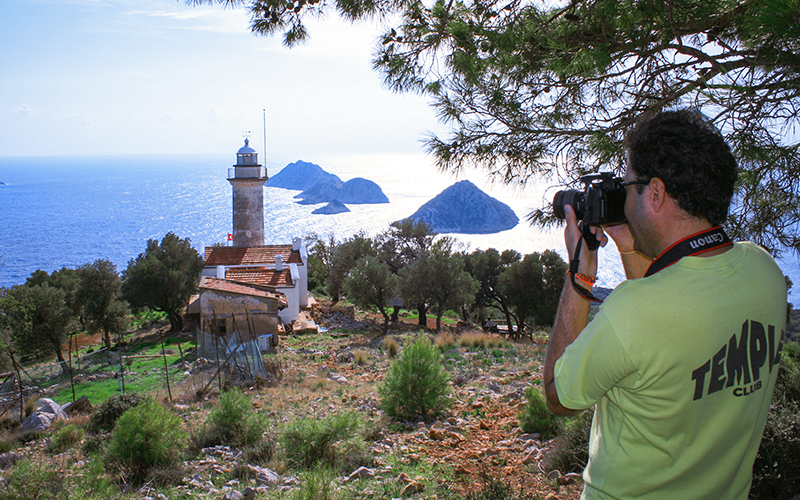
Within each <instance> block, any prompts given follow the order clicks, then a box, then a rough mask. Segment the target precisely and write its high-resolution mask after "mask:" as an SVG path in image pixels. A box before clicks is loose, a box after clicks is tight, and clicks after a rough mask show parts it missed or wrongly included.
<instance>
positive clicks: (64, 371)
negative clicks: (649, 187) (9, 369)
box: [20, 346, 69, 383]
mask: <svg viewBox="0 0 800 500" xmlns="http://www.w3.org/2000/svg"><path fill="white" fill-rule="evenodd" d="M56 357H57V358H58V364H60V365H61V374H62V375H63V376H65V377H69V363H67V360H66V359H64V355H63V354H62V353H61V346H59V347H57V348H56ZM20 383H22V381H20Z"/></svg>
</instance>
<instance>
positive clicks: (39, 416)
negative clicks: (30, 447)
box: [20, 411, 53, 432]
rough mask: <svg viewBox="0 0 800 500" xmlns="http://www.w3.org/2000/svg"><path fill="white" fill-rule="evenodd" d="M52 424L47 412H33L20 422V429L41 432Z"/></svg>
mask: <svg viewBox="0 0 800 500" xmlns="http://www.w3.org/2000/svg"><path fill="white" fill-rule="evenodd" d="M51 425H53V419H52V418H51V416H50V415H48V414H47V413H41V412H38V411H37V412H34V413H31V414H30V415H29V416H28V418H26V419H25V421H24V422H22V427H20V429H21V430H22V432H42V431H46V430H47V429H49V428H50V426H51Z"/></svg>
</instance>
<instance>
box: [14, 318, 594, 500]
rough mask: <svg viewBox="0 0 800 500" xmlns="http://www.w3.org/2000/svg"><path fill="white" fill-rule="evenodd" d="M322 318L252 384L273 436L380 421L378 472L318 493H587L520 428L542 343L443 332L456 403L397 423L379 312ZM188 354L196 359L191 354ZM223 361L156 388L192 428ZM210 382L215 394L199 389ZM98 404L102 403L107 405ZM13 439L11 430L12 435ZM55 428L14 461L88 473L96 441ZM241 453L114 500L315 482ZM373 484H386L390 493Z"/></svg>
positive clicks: (373, 467)
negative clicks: (316, 425)
mask: <svg viewBox="0 0 800 500" xmlns="http://www.w3.org/2000/svg"><path fill="white" fill-rule="evenodd" d="M314 316H315V319H316V321H317V322H318V323H319V324H321V325H323V326H324V327H326V328H327V329H328V330H327V332H326V333H322V334H318V335H313V336H287V337H283V338H282V342H281V347H280V350H279V352H278V353H277V354H275V355H272V356H269V357H268V360H269V365H270V366H272V367H273V368H275V367H277V368H276V370H275V373H276V379H275V380H274V382H273V383H271V384H267V385H266V386H258V385H246V386H244V387H243V388H244V390H245V393H246V394H247V395H248V396H249V397H251V398H252V401H253V402H252V406H253V410H254V411H255V412H256V413H257V414H259V415H261V416H263V417H264V418H265V419H266V421H267V427H268V429H270V430H269V432H268V437H267V439H273V440H274V439H275V436H276V434H277V433H279V432H280V429H282V428H285V427H286V426H287V425H289V424H291V423H292V422H297V421H298V420H301V419H303V418H306V417H308V416H311V415H313V419H314V420H315V421H320V420H322V419H325V418H326V417H327V416H329V415H333V414H339V413H342V412H355V413H356V414H358V415H359V416H360V417H361V418H362V419H364V421H365V422H366V423H367V426H368V428H369V429H371V430H370V431H369V439H368V440H367V445H368V446H369V453H370V455H371V456H373V457H374V458H373V459H372V460H373V461H372V463H371V464H366V465H368V467H369V470H370V471H372V474H373V476H372V477H366V476H365V478H364V479H359V480H357V481H356V480H351V481H344V479H345V478H346V476H347V475H348V474H350V472H354V470H355V469H356V467H355V466H353V471H346V472H344V473H341V474H343V475H342V476H340V477H341V479H339V480H336V481H335V482H334V484H335V485H336V486H335V487H334V488H335V491H337V492H338V493H336V495H337V496H328V497H319V498H330V499H334V498H335V499H341V500H345V499H347V500H351V499H356V500H357V499H362V498H363V499H367V498H387V499H388V498H396V497H399V496H400V491H401V490H402V489H403V488H406V487H407V485H408V484H411V483H415V484H417V485H421V486H418V487H420V488H422V489H423V491H422V492H420V493H417V494H410V495H408V497H410V498H420V499H422V498H427V499H442V500H456V499H460V498H463V495H465V494H466V492H469V491H473V492H474V491H478V490H480V489H481V488H483V485H484V483H485V482H486V481H487V480H488V479H487V478H490V477H491V478H495V479H497V480H500V481H502V482H503V483H505V484H508V485H510V486H511V487H512V488H513V490H514V491H517V490H518V488H523V489H524V491H526V492H527V493H529V494H531V495H533V494H536V495H538V498H542V499H544V498H548V499H550V500H556V499H562V500H574V499H577V498H578V496H579V493H580V489H581V485H580V481H579V480H576V478H575V476H574V475H571V476H570V475H566V474H563V475H561V476H556V478H558V477H560V478H561V479H560V482H561V483H569V484H561V485H559V480H556V479H553V478H549V477H548V476H547V475H546V474H543V473H541V472H540V471H539V469H538V465H537V464H539V462H540V461H541V460H542V458H543V456H544V454H545V452H546V450H547V449H548V446H549V444H548V443H547V442H542V441H540V440H538V438H537V436H536V435H525V434H524V433H523V432H522V431H521V430H520V428H519V427H518V425H519V424H518V422H517V415H518V414H519V412H520V409H521V405H522V404H523V403H524V402H525V398H524V391H525V389H526V388H527V387H529V386H530V385H531V384H532V383H533V382H534V381H535V380H536V379H537V378H538V373H539V359H540V358H541V356H542V353H543V345H542V343H541V341H539V340H537V339H534V340H535V341H534V342H531V341H530V340H526V341H522V342H515V343H509V342H507V341H502V340H501V339H499V338H497V337H494V339H495V340H494V341H493V342H492V343H488V341H487V340H486V339H484V340H483V341H481V343H479V344H475V345H469V344H467V343H459V339H467V338H470V337H469V336H470V335H473V336H476V337H475V338H478V337H479V335H478V332H477V331H475V330H472V329H469V328H466V329H463V328H459V329H458V330H456V329H455V327H448V331H449V333H446V334H443V335H440V336H439V337H438V340H437V342H440V343H443V346H444V352H445V354H444V363H445V366H447V368H448V370H449V372H450V374H451V379H452V389H453V395H452V396H453V399H454V404H453V406H452V408H451V409H450V410H449V411H448V413H447V414H446V415H445V416H444V417H443V418H441V419H439V420H437V421H434V422H432V423H430V424H424V423H415V422H391V421H389V420H387V419H386V418H384V417H382V416H381V414H382V412H381V411H380V397H379V396H378V392H377V385H378V384H379V383H380V382H381V380H382V379H383V376H384V375H385V373H386V371H387V370H388V368H389V366H390V364H391V363H392V361H393V360H392V359H391V358H390V357H389V356H388V355H387V350H386V348H385V347H384V345H383V344H382V343H381V340H382V339H381V337H380V336H379V335H378V332H379V331H380V327H379V324H378V320H377V318H375V317H374V316H373V315H371V314H363V313H360V312H358V311H355V310H354V309H353V308H352V307H336V308H331V307H329V306H322V307H319V308H318V309H317V310H316V311H315V313H314ZM416 322H417V320H416V318H413V317H409V316H407V315H401V320H400V322H398V323H393V324H392V329H391V330H390V337H391V338H394V339H396V340H397V341H398V342H399V343H400V344H405V343H407V342H409V341H411V340H413V338H414V335H416V334H417V332H418V331H419V327H418V326H417V325H416ZM160 328H161V329H162V330H163V328H165V326H164V325H163V324H162V325H161V326H160ZM426 331H428V332H430V330H429V329H428V330H426ZM161 333H164V332H163V331H160V330H158V328H156V329H155V330H151V331H146V332H143V333H142V334H141V335H140V338H141V339H150V338H153V337H154V336H155V337H157V336H158V335H159V334H161ZM86 340H87V341H88V340H89V339H86ZM137 341H138V340H132V342H131V343H132V344H133V343H135V342H137ZM184 354H185V355H186V356H187V359H190V358H191V352H185V353H184ZM213 365H214V364H213V363H208V362H201V360H198V361H193V362H191V363H190V364H189V365H187V366H186V367H185V373H186V376H185V377H184V378H183V380H182V381H181V382H180V383H176V384H175V385H174V386H173V388H172V394H173V402H172V403H170V402H169V399H168V398H167V394H166V391H165V390H164V389H163V388H160V389H159V390H157V391H156V392H154V393H153V395H154V396H155V397H156V399H157V400H159V401H164V402H165V403H166V404H167V405H168V406H169V407H170V408H172V411H174V412H175V413H177V414H178V415H179V416H180V417H181V419H182V421H183V422H184V426H185V427H186V428H187V429H188V430H190V431H192V430H194V432H196V431H197V429H199V427H200V425H201V423H202V422H203V421H204V420H205V418H206V416H207V414H208V412H209V411H210V410H211V409H213V408H214V405H215V402H216V399H217V394H216V393H217V384H216V382H214V379H213V378H212V377H213V375H214V373H215V371H214V366H213ZM208 381H211V384H210V385H209V392H205V393H204V392H202V391H199V389H200V388H201V387H203V386H204V385H206V384H207V382H208ZM198 396H199V397H198ZM92 403H93V404H95V405H97V404H98V401H93V402H92ZM70 421H71V422H73V423H75V424H76V425H79V426H81V425H86V422H87V421H88V417H87V416H75V417H73V418H72V419H71V420H70ZM9 436H10V434H8V432H7V433H6V438H7V439H8V438H9ZM52 436H53V434H50V433H46V434H44V435H41V436H40V437H39V438H37V439H35V440H33V441H30V442H27V443H26V444H24V445H21V446H19V447H17V448H16V449H14V450H12V451H11V452H10V453H12V454H14V455H16V456H18V458H16V459H14V460H20V459H22V457H24V458H25V459H33V460H35V461H37V463H43V464H46V467H48V468H49V469H51V470H55V471H58V472H59V473H60V476H61V477H63V478H70V477H72V478H74V477H82V476H85V475H86V474H89V470H88V464H89V463H90V462H91V460H90V457H89V456H87V455H85V454H84V453H83V452H82V446H83V445H84V444H85V442H86V441H87V440H88V439H89V437H86V438H84V439H83V444H77V445H75V446H73V447H71V448H70V449H68V450H66V451H63V452H61V453H58V454H53V453H52V452H49V451H48V448H47V443H48V442H50V440H51V439H52ZM236 456H237V454H236V452H235V450H231V449H226V448H224V447H215V448H214V447H212V448H209V449H204V450H203V451H202V453H200V454H199V455H198V456H195V457H191V456H189V457H186V458H185V459H184V461H183V463H182V465H181V467H180V473H179V474H178V477H176V478H174V479H173V482H174V483H176V484H168V485H164V486H157V487H152V488H150V489H148V488H145V489H144V490H142V489H139V488H138V487H137V489H136V490H134V491H131V493H130V494H127V495H124V496H117V497H114V498H141V497H142V496H150V497H151V498H169V499H172V498H214V499H218V498H222V496H223V495H224V494H226V492H230V491H238V492H241V493H243V494H247V493H249V492H250V491H251V490H252V492H253V493H255V496H254V498H258V499H262V498H263V499H278V498H287V497H286V496H285V495H286V494H292V495H294V494H300V491H301V490H302V489H303V488H304V487H305V486H304V484H305V483H304V482H305V481H307V480H310V479H308V475H307V474H304V473H299V474H298V472H297V471H296V470H292V469H291V468H290V467H288V464H286V463H285V462H283V461H282V460H281V459H279V458H276V457H273V458H272V459H271V460H263V461H252V462H251V461H247V462H246V463H247V467H251V469H247V470H258V471H261V472H260V474H261V475H259V473H253V474H252V475H248V474H244V473H243V472H242V471H243V469H242V467H243V462H242V460H243V459H242V458H236ZM2 460H3V459H2V455H0V462H2ZM12 470H13V469H12ZM267 471H269V472H271V473H272V474H273V475H270V474H268V472H267ZM243 474H244V475H243ZM364 474H366V473H364ZM173 475H174V474H173ZM405 478H409V479H405ZM63 481H65V487H66V488H70V487H73V488H74V487H75V486H74V485H73V483H71V482H69V481H68V480H67V479H63ZM247 488H251V490H248V489H247ZM369 491H372V492H377V491H385V492H386V496H383V495H381V494H378V495H377V496H375V494H374V493H373V494H369V493H368V492H369ZM293 492H295V493H293ZM332 494H333V493H332ZM158 495H163V496H162V497H159V496H158ZM231 495H233V494H231ZM226 498H237V497H236V496H235V495H233V496H230V497H226ZM291 498H301V497H295V496H292V497H291ZM302 498H317V497H302ZM503 498H507V499H508V500H512V498H517V497H503ZM533 498H536V497H533Z"/></svg>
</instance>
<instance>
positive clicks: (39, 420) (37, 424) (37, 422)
mask: <svg viewBox="0 0 800 500" xmlns="http://www.w3.org/2000/svg"><path fill="white" fill-rule="evenodd" d="M67 418H69V417H67V414H66V413H65V412H64V410H62V409H61V405H59V404H58V403H56V402H55V401H53V400H52V399H48V398H42V399H40V400H38V401H36V403H35V404H34V412H33V413H31V414H30V415H29V416H28V418H26V419H25V421H24V422H22V427H21V429H22V431H23V432H29V431H34V432H41V431H44V430H47V429H48V428H50V426H51V425H53V422H55V421H56V420H66V419H67Z"/></svg>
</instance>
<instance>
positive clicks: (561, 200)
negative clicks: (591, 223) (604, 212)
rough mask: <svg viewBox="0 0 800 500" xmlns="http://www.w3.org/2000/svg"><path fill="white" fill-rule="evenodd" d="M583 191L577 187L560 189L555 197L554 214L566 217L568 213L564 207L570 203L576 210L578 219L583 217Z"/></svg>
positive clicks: (560, 217) (561, 217) (562, 217)
mask: <svg viewBox="0 0 800 500" xmlns="http://www.w3.org/2000/svg"><path fill="white" fill-rule="evenodd" d="M582 203H583V192H581V191H578V190H576V189H565V190H564V191H559V192H557V193H556V195H555V196H554V197H553V215H555V216H556V217H558V218H559V219H565V218H566V217H567V214H566V213H565V212H564V207H565V206H567V205H569V206H571V207H572V209H573V210H574V211H575V215H576V216H577V218H578V220H580V219H581V218H582V217H583V207H582Z"/></svg>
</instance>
